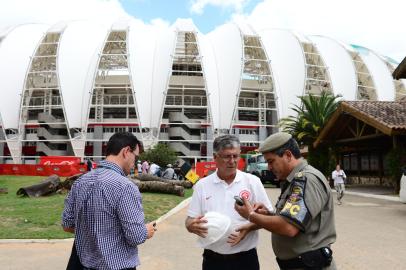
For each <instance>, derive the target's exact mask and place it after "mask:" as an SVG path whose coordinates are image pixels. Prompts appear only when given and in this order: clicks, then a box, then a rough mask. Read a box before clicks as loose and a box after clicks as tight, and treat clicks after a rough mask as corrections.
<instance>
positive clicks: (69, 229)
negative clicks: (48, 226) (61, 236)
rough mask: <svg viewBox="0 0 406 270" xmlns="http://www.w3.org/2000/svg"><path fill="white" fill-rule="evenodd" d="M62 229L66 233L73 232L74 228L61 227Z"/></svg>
mask: <svg viewBox="0 0 406 270" xmlns="http://www.w3.org/2000/svg"><path fill="white" fill-rule="evenodd" d="M63 230H64V231H65V232H68V233H75V228H65V227H63Z"/></svg>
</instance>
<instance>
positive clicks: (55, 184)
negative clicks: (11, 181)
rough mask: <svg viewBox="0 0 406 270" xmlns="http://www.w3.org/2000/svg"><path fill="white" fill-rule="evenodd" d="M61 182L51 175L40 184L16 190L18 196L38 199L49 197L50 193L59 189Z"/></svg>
mask: <svg viewBox="0 0 406 270" xmlns="http://www.w3.org/2000/svg"><path fill="white" fill-rule="evenodd" d="M60 183H61V180H60V179H59V177H58V176H57V175H55V174H54V175H51V176H49V177H48V178H45V179H44V180H43V181H42V182H41V183H39V184H36V185H32V186H28V187H22V188H20V189H19V190H17V195H18V196H22V197H24V196H29V197H40V196H45V195H49V194H51V193H55V192H56V190H57V189H58V188H59V185H60Z"/></svg>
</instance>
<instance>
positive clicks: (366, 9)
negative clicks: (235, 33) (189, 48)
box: [234, 0, 406, 61]
mask: <svg viewBox="0 0 406 270" xmlns="http://www.w3.org/2000/svg"><path fill="white" fill-rule="evenodd" d="M405 10H406V2H405V1H403V0H385V1H382V0H377V1H370V0H356V1H354V0H329V1H327V0H306V1H303V0H264V1H263V2H261V3H259V4H258V5H257V6H256V7H255V8H254V10H253V11H252V13H251V14H246V15H239V14H236V15H235V16H234V18H235V19H241V18H243V19H246V20H248V22H249V23H250V24H251V25H252V26H254V28H256V29H264V28H283V29H292V30H297V31H299V32H301V33H303V34H306V35H312V34H314V35H325V36H329V37H332V38H334V39H336V40H339V41H342V42H344V43H348V44H357V45H362V46H364V47H367V48H370V49H372V50H374V51H376V52H378V53H381V54H383V55H386V56H389V57H392V58H394V59H396V60H398V61H400V60H402V59H403V58H404V57H405V56H406V31H405V29H404V19H403V17H404V11H405Z"/></svg>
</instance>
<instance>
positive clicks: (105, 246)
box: [62, 161, 147, 270]
mask: <svg viewBox="0 0 406 270" xmlns="http://www.w3.org/2000/svg"><path fill="white" fill-rule="evenodd" d="M62 226H63V227H65V228H75V243H76V248H77V253H78V256H79V258H80V261H81V263H82V264H83V265H84V266H85V267H87V268H92V269H100V270H104V269H124V268H134V267H136V266H138V265H139V264H140V261H139V258H138V248H137V246H138V245H139V244H142V243H143V242H145V240H146V239H147V228H146V226H145V224H144V212H143V208H142V202H141V194H140V192H139V190H138V188H137V186H136V185H135V184H134V183H132V182H131V181H130V180H129V179H128V178H127V177H126V176H125V173H124V171H123V170H122V169H121V168H120V167H119V166H118V165H116V164H115V163H112V162H108V161H101V162H100V164H99V167H98V168H97V169H96V170H93V171H91V172H89V173H87V174H85V175H83V176H82V177H80V178H79V179H78V180H76V181H75V183H74V184H73V186H72V189H71V191H70V192H69V194H68V196H67V197H66V199H65V209H64V211H63V213H62Z"/></svg>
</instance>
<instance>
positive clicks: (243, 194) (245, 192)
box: [240, 190, 251, 200]
mask: <svg viewBox="0 0 406 270" xmlns="http://www.w3.org/2000/svg"><path fill="white" fill-rule="evenodd" d="M240 197H241V198H245V199H247V200H249V199H250V197H251V193H250V192H249V191H248V190H242V191H241V192H240Z"/></svg>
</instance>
